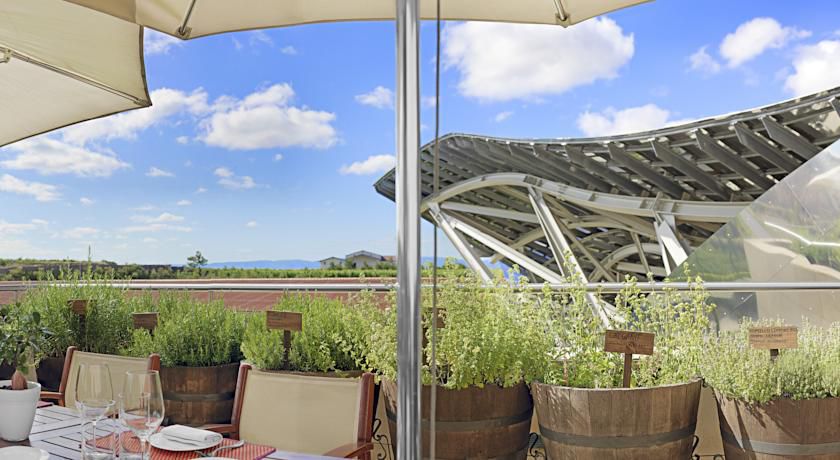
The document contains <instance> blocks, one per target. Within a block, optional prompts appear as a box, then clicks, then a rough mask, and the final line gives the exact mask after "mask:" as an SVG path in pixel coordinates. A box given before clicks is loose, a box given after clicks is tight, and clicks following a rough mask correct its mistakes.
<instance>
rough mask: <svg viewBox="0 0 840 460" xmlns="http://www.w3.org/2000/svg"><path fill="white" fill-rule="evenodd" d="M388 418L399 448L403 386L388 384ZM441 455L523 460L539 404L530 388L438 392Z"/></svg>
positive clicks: (426, 397) (425, 414) (425, 435)
mask: <svg viewBox="0 0 840 460" xmlns="http://www.w3.org/2000/svg"><path fill="white" fill-rule="evenodd" d="M382 391H383V392H384V395H385V413H386V416H387V418H388V428H389V430H390V433H391V440H392V441H393V444H394V448H395V449H396V439H397V438H396V430H397V423H396V413H397V402H396V396H397V386H396V384H395V383H394V382H391V381H383V382H382ZM430 393H431V387H430V386H423V395H422V398H423V410H422V418H423V423H422V439H423V457H424V458H428V457H429V407H430V406H429V401H430ZM436 406H437V407H436V411H437V413H436V417H435V418H436V423H435V436H436V439H437V440H436V448H435V450H436V452H435V458H439V459H466V458H482V459H496V460H522V459H525V457H526V454H527V451H528V434H529V432H530V426H531V416H532V415H533V410H534V405H533V402H532V401H531V395H530V393H529V392H528V387H527V386H526V385H525V384H524V383H520V384H518V385H516V386H513V387H511V388H502V387H499V386H496V385H485V386H484V387H483V388H479V387H469V388H466V389H463V390H449V389H445V388H440V387H438V389H437V404H436Z"/></svg>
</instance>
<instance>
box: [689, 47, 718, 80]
mask: <svg viewBox="0 0 840 460" xmlns="http://www.w3.org/2000/svg"><path fill="white" fill-rule="evenodd" d="M706 48H708V47H707V46H703V47H701V48H700V49H699V50H697V51H696V52H695V53H694V54H692V55H691V56H689V57H688V62H689V63H690V67H689V69H691V70H693V71H695V72H700V73H703V74H706V75H712V74H716V73H718V72H720V63H719V62H718V61H717V60H716V59H715V58H713V57H712V56H711V55H710V54H709V53H708V52H707V51H706Z"/></svg>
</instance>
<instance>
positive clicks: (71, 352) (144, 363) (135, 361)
mask: <svg viewBox="0 0 840 460" xmlns="http://www.w3.org/2000/svg"><path fill="white" fill-rule="evenodd" d="M72 348H73V347H71V349H68V350H67V358H66V359H65V362H64V372H63V373H62V376H61V387H60V389H59V391H60V392H61V393H63V394H64V405H65V406H66V407H70V408H75V407H76V376H77V375H78V374H79V367H80V365H81V364H83V363H84V364H107V365H108V370H109V371H110V372H111V384H112V385H113V386H114V398H117V395H118V394H119V393H120V392H121V391H122V388H123V384H124V383H125V373H126V372H128V371H144V370H147V369H148V370H160V358H159V357H158V356H157V355H151V356H149V357H147V358H129V357H126V356H117V355H102V354H99V353H86V352H82V351H76V350H75V349H72Z"/></svg>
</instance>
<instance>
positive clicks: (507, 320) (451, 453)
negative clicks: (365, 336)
mask: <svg viewBox="0 0 840 460" xmlns="http://www.w3.org/2000/svg"><path fill="white" fill-rule="evenodd" d="M423 294H424V295H423V299H424V315H423V324H424V330H425V337H426V343H425V345H424V347H423V354H424V357H425V360H426V363H427V364H426V365H425V366H424V368H423V373H422V379H423V388H422V392H423V393H422V401H423V407H422V418H423V420H424V421H423V428H422V430H423V432H422V437H423V439H424V440H423V449H424V454H423V455H424V457H425V456H429V443H428V441H429V435H430V432H429V420H430V419H431V410H430V409H431V405H430V402H429V401H430V398H431V391H432V388H433V387H432V386H433V385H435V386H436V388H435V393H436V404H435V436H436V447H435V457H436V458H441V459H456V458H457V459H463V458H511V459H514V458H519V459H524V458H525V456H526V453H527V447H528V437H529V433H530V426H531V419H532V415H533V403H532V400H531V395H530V393H529V391H528V387H527V383H528V382H530V381H531V380H532V379H533V378H534V377H535V376H536V372H537V371H538V370H539V369H540V363H542V362H543V361H544V358H543V355H545V354H547V353H549V352H550V351H551V349H552V347H553V342H552V340H551V338H550V337H549V336H548V334H546V333H545V325H546V322H547V318H546V317H545V314H544V313H545V310H544V309H543V308H541V307H540V305H539V303H538V302H537V299H536V298H535V296H533V295H530V294H524V293H521V292H519V291H518V290H517V289H516V286H513V285H511V284H510V283H509V282H508V281H506V280H504V279H503V278H501V277H500V278H497V279H496V280H495V282H494V283H493V284H492V285H490V286H485V285H484V284H482V283H481V282H480V281H479V280H478V279H476V278H475V276H474V275H473V274H472V273H463V272H462V274H461V275H460V276H449V277H447V278H445V279H443V280H442V281H441V282H440V283H439V289H438V293H437V298H438V306H439V311H438V317H437V318H435V317H433V313H432V309H431V299H432V293H431V292H429V291H427V292H424V293H423ZM432 321H435V322H436V325H437V326H438V327H437V331H436V334H437V337H436V340H433V337H432V329H431V326H432ZM369 335H370V337H371V339H370V344H369V347H370V348H369V349H368V351H367V359H368V362H369V364H370V365H371V366H372V367H373V368H374V369H376V370H377V371H378V372H379V374H380V375H381V377H382V379H383V382H382V385H383V392H384V395H385V405H386V406H385V408H386V414H387V418H388V423H389V428H390V431H391V437H392V439H395V430H396V416H395V414H396V412H397V409H398V408H397V398H396V396H397V395H396V391H397V385H398V384H399V382H398V381H397V363H396V344H397V331H396V308H393V307H392V308H389V309H386V310H385V311H384V312H383V314H382V316H381V318H380V319H379V323H378V324H373V325H372V326H371V328H370V333H369ZM435 342H436V349H435V353H434V355H435V360H434V362H435V363H436V367H437V378H436V379H433V377H432V373H431V372H430V364H431V363H432V346H433V343H435Z"/></svg>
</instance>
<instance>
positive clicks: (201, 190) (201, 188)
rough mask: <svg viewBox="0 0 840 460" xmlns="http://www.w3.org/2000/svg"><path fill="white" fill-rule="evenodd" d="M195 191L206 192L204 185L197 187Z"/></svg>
mask: <svg viewBox="0 0 840 460" xmlns="http://www.w3.org/2000/svg"><path fill="white" fill-rule="evenodd" d="M195 193H207V189H206V188H204V187H199V188H197V189H196V191H195Z"/></svg>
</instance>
